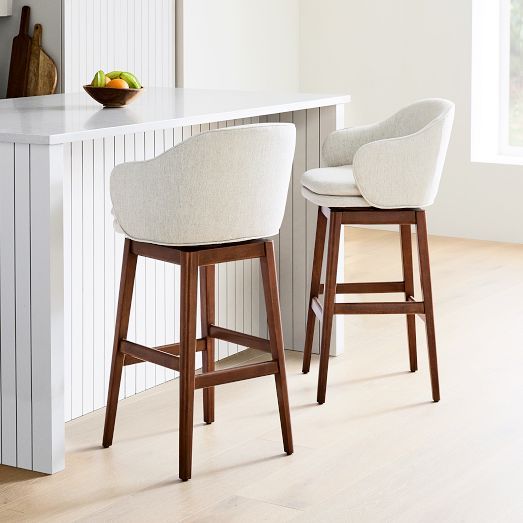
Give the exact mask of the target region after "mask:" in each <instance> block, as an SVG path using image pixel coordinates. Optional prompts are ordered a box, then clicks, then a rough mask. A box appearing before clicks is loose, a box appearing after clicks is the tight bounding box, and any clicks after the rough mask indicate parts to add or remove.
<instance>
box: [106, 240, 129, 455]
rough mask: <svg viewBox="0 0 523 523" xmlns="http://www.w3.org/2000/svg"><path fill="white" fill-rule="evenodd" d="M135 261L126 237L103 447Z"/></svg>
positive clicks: (110, 430) (111, 418)
mask: <svg viewBox="0 0 523 523" xmlns="http://www.w3.org/2000/svg"><path fill="white" fill-rule="evenodd" d="M136 261H137V256H136V254H133V253H132V252H131V241H130V240H129V239H126V240H125V244H124V251H123V259H122V274H121V278H120V294H119V297H118V307H117V310H116V324H115V329H114V344H113V358H112V362H111V374H110V378H109V391H108V395H107V408H106V411H105V426H104V435H103V442H102V444H103V446H104V447H105V448H107V447H110V446H111V445H112V443H113V434H114V423H115V420H116V410H117V408H118V394H119V392H120V382H121V379H122V368H123V364H124V358H125V356H124V354H123V353H122V352H121V351H120V342H121V340H123V339H125V338H126V337H127V330H128V328H129V315H130V313H131V302H132V299H133V286H134V277H135V274H136Z"/></svg>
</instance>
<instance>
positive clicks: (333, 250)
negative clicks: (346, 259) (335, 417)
mask: <svg viewBox="0 0 523 523" xmlns="http://www.w3.org/2000/svg"><path fill="white" fill-rule="evenodd" d="M340 234H341V213H340V212H335V211H332V212H331V215H330V223H329V243H328V247H327V267H326V271H325V287H324V301H323V321H322V327H321V344H320V371H319V376H318V395H317V400H318V403H319V404H320V405H321V404H322V403H325V395H326V392H327V372H328V370H329V352H330V344H331V336H332V319H333V317H334V304H335V302H336V273H337V272H338V254H339V250H340Z"/></svg>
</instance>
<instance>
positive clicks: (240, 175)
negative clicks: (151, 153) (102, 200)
mask: <svg viewBox="0 0 523 523" xmlns="http://www.w3.org/2000/svg"><path fill="white" fill-rule="evenodd" d="M295 141H296V129H295V127H294V125H292V124H284V123H274V124H259V125H247V126H241V127H230V128H226V129H218V130H213V131H209V132H206V133H202V134H199V135H197V136H194V137H192V138H189V139H188V140H186V141H184V142H182V143H180V144H178V145H177V146H176V147H174V148H172V149H169V150H168V151H166V152H165V153H164V154H162V155H160V156H158V157H157V158H154V159H152V160H149V161H145V162H131V163H126V164H121V165H119V166H117V167H115V169H114V170H113V172H112V175H111V199H112V202H113V214H114V226H115V229H116V230H117V231H118V232H120V233H123V234H125V236H126V239H125V246H124V252H123V261H122V275H121V279H120V295H119V299H118V308H117V314H116V327H115V335H114V346H113V358H112V364H111V376H110V381H109V392H108V400H107V411H106V416H105V428H104V435H103V446H104V447H109V446H111V444H112V441H113V434H114V425H115V419H116V410H117V406H118V394H119V390H120V381H121V378H122V369H123V367H124V366H125V365H134V364H136V363H140V362H142V361H148V362H151V363H155V364H157V365H162V366H164V367H167V368H169V369H172V370H175V371H178V372H179V373H180V377H179V387H180V411H179V451H178V452H179V465H180V467H179V476H180V478H181V479H182V480H187V479H189V478H190V477H191V470H192V435H193V410H194V392H195V390H196V389H203V419H204V421H205V422H206V423H212V422H213V421H214V399H215V398H214V388H215V386H216V385H223V384H225V383H231V382H234V381H240V380H247V379H252V378H258V377H261V376H269V375H273V376H274V379H275V385H276V397H277V400H278V408H279V414H280V425H281V430H282V439H283V448H284V451H285V452H286V453H287V454H292V452H293V443H292V432H291V422H290V411H289V399H288V394H287V378H286V372H285V357H284V348H283V333H282V325H281V316H280V304H279V297H278V277H277V273H276V260H275V254H274V245H273V241H272V240H270V239H267V238H269V237H271V236H274V235H275V234H277V233H278V231H279V228H280V226H281V223H282V220H283V214H284V212H285V203H286V200H287V191H288V187H289V180H290V175H291V171H292V161H293V157H294V147H295ZM139 256H142V257H145V258H150V259H154V260H161V261H164V262H168V263H173V264H176V265H179V266H180V306H179V311H180V316H179V322H180V329H179V330H180V340H179V342H176V341H175V340H171V343H169V344H168V345H162V346H158V347H146V346H145V345H141V344H138V343H136V341H135V340H128V339H127V331H128V327H129V316H130V312H131V302H132V297H133V288H134V279H135V273H136V264H137V259H138V257H139ZM241 260H253V262H255V261H259V263H260V269H261V279H262V283H263V293H264V297H265V308H266V311H267V327H268V332H269V339H268V340H267V339H264V338H260V337H258V336H253V335H251V334H247V333H242V332H237V331H233V330H230V329H227V328H225V327H223V326H220V325H218V324H217V322H216V312H215V306H216V296H215V274H216V271H215V266H216V264H220V263H228V262H236V261H241ZM198 277H199V279H200V285H199V287H200V300H199V303H200V310H201V314H200V322H201V333H202V334H201V337H199V338H197V336H196V321H197V309H198ZM168 291H172V292H174V289H166V292H168ZM150 313H152V314H154V310H152V311H150ZM216 339H219V340H222V341H225V342H231V343H235V344H238V345H242V346H245V347H252V348H253V349H256V350H260V351H262V352H265V353H266V354H267V357H268V359H266V360H265V361H256V362H254V363H250V364H246V365H241V366H238V367H233V368H227V369H221V370H215V365H214V363H215V350H214V349H215V347H214V343H215V340H216ZM196 352H201V353H202V373H201V374H196V369H195V360H196V357H195V356H196Z"/></svg>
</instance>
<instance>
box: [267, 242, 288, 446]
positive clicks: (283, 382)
mask: <svg viewBox="0 0 523 523" xmlns="http://www.w3.org/2000/svg"><path fill="white" fill-rule="evenodd" d="M260 263H261V274H262V280H263V291H264V295H265V306H266V308H267V324H268V327H269V338H270V340H269V341H270V345H271V353H272V358H273V360H276V361H277V362H278V373H277V374H275V375H274V379H275V381H276V392H277V395H278V407H279V410H280V423H281V432H282V436H283V448H284V450H285V452H286V453H287V454H292V453H293V451H294V446H293V443H292V429H291V414H290V410H289V395H288V392H287V373H286V369H285V353H284V349H283V331H282V326H281V313H280V300H279V297H278V277H277V274H276V259H275V257H274V244H273V243H272V241H268V242H265V256H264V257H262V258H260Z"/></svg>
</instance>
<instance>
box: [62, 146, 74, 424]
mask: <svg viewBox="0 0 523 523" xmlns="http://www.w3.org/2000/svg"><path fill="white" fill-rule="evenodd" d="M71 162H72V149H71V144H70V143H68V144H65V145H64V166H65V170H64V415H65V421H69V420H70V419H71V417H72V413H71V399H72V398H71V387H72V376H71V363H72V361H71V357H72V330H71V314H72V307H73V303H72V287H71V285H72V280H71V249H72V245H71V241H72V227H71V212H72V209H71V182H72V179H71V178H72V163H71Z"/></svg>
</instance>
